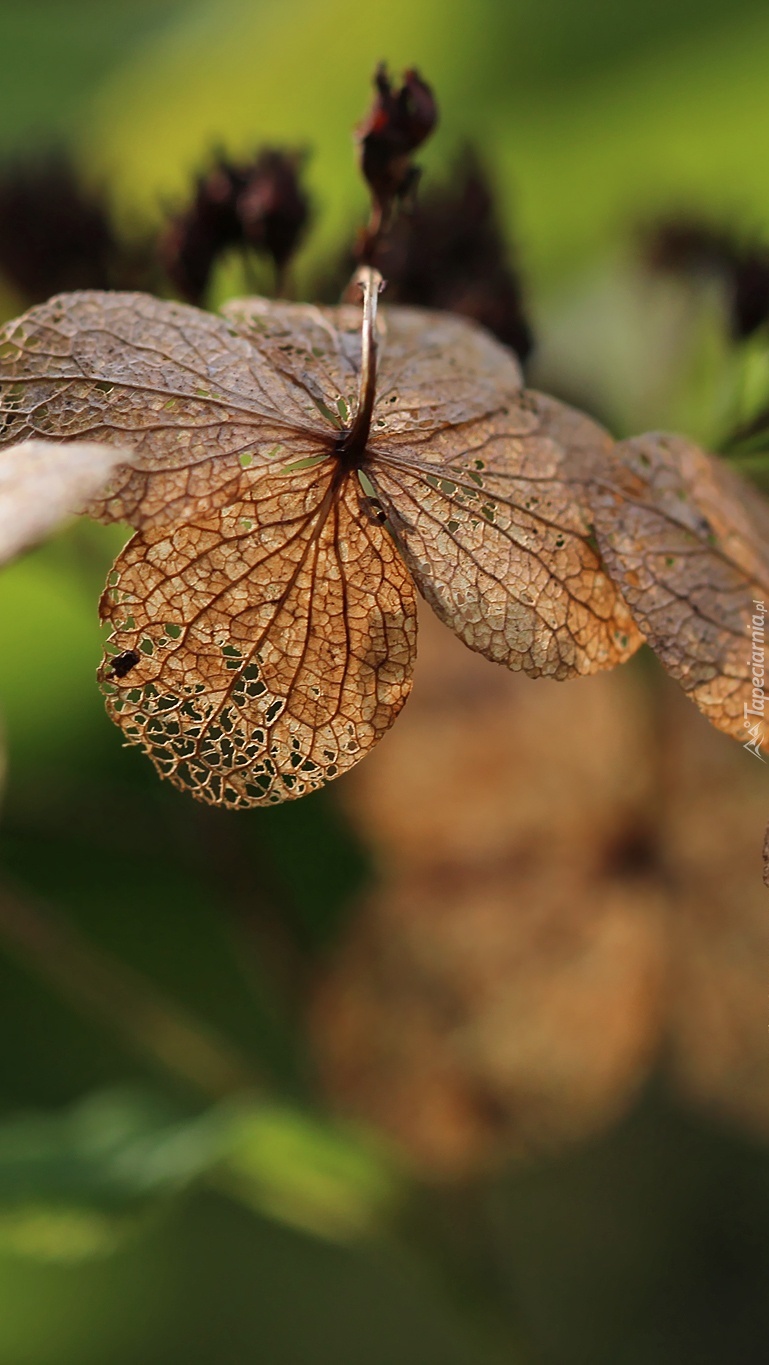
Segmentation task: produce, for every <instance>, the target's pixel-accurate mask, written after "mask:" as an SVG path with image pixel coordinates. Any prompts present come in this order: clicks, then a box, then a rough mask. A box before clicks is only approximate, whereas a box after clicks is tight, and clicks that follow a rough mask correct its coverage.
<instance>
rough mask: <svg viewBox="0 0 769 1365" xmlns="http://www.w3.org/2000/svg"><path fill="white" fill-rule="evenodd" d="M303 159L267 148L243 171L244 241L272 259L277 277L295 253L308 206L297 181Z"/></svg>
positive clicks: (241, 214) (241, 213) (241, 209)
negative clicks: (244, 175)
mask: <svg viewBox="0 0 769 1365" xmlns="http://www.w3.org/2000/svg"><path fill="white" fill-rule="evenodd" d="M303 161H304V156H303V155H302V154H301V153H297V152H281V151H276V150H273V149H270V148H266V149H265V150H264V151H263V152H261V153H260V155H259V157H258V158H257V160H256V162H255V163H254V165H253V166H252V167H251V168H250V169H249V170H247V171H246V182H245V185H244V187H243V189H242V190H241V192H240V194H239V196H238V200H237V214H238V218H239V221H240V224H241V229H242V233H243V237H244V240H245V241H246V242H247V243H248V245H249V246H251V247H254V248H255V249H256V250H257V251H263V252H265V253H266V255H268V256H271V257H272V260H273V261H274V263H275V268H276V270H277V271H278V274H280V272H281V271H282V270H283V269H284V268H285V266H286V264H287V262H288V261H289V260H290V259H291V257H292V256H293V254H294V252H295V251H296V249H297V247H298V245H299V242H300V240H301V238H302V235H303V233H304V231H305V228H306V227H307V222H308V220H309V216H310V206H309V202H308V199H307V195H306V194H305V193H304V191H303V189H302V187H301V184H300V181H299V171H300V168H301V166H302V163H303Z"/></svg>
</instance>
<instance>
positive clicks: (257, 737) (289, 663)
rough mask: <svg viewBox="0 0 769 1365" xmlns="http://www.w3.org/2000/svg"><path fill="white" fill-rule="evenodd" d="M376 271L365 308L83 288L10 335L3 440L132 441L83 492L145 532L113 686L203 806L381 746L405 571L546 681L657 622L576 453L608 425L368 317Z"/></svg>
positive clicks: (113, 596)
mask: <svg viewBox="0 0 769 1365" xmlns="http://www.w3.org/2000/svg"><path fill="white" fill-rule="evenodd" d="M380 282H381V281H379V277H378V276H376V272H372V271H369V272H368V274H367V283H366V301H365V306H364V311H363V326H361V312H360V310H359V309H358V308H355V307H353V306H343V307H340V308H337V309H319V308H313V307H309V306H306V305H299V304H273V303H268V302H265V301H264V300H246V301H241V302H238V303H234V304H232V305H230V306H229V308H228V309H227V312H226V316H225V317H223V318H215V317H211V316H209V315H207V314H205V313H200V312H198V311H197V310H196V309H193V308H189V307H185V306H182V305H178V304H171V303H164V302H160V301H158V300H156V299H151V298H147V297H145V296H143V295H136V294H132V295H120V294H97V293H85V294H75V295H71V296H66V295H64V296H60V297H59V298H57V299H54V300H52V301H51V302H50V303H48V304H45V305H43V306H42V307H40V308H36V309H33V310H31V312H30V313H28V314H27V315H25V317H23V318H21V319H19V320H18V321H17V322H15V323H12V324H10V325H9V326H8V328H7V329H6V331H5V340H0V400H1V401H2V407H0V415H2V417H3V418H4V422H5V427H4V431H3V437H2V439H3V440H6V441H9V440H12V439H19V438H20V437H21V436H28V435H30V434H31V433H37V434H41V433H45V434H47V435H56V436H58V437H59V438H72V437H81V436H84V435H87V436H91V437H95V436H98V437H99V438H103V439H108V440H110V441H117V440H126V439H129V440H130V443H131V445H132V447H133V449H134V454H133V456H132V459H131V467H130V469H126V470H124V471H121V472H120V473H119V474H118V476H117V478H116V479H115V481H114V482H113V483H112V485H111V487H110V490H109V497H107V498H105V499H102V501H101V503H99V504H96V505H95V506H94V509H93V510H94V512H95V513H96V514H98V515H100V516H102V517H103V518H105V519H107V520H109V519H114V518H119V519H124V520H127V521H129V522H131V523H132V524H133V525H134V526H135V527H136V528H137V530H138V531H139V535H138V536H137V537H136V538H135V539H134V540H133V541H132V542H131V544H130V545H129V546H128V547H127V549H126V551H125V552H124V554H123V555H122V556H121V557H120V559H119V560H118V563H117V565H116V569H115V573H114V575H113V582H112V584H111V589H110V592H109V594H108V595H107V596H106V597H105V600H104V604H103V610H104V612H105V615H106V616H107V618H108V619H109V620H110V622H111V624H112V626H113V636H112V640H111V643H110V649H111V650H112V651H113V653H112V655H111V656H110V658H108V660H107V661H106V663H105V666H104V669H103V673H102V677H103V681H104V684H105V687H106V688H108V689H109V706H110V710H111V713H112V714H113V716H114V717H115V719H116V720H118V721H119V723H120V725H121V726H122V727H123V729H124V731H125V733H126V734H127V736H128V738H129V741H130V742H132V743H137V744H142V745H143V746H144V747H145V748H146V749H147V750H148V752H149V753H150V754H151V756H152V757H153V760H154V761H155V763H156V764H157V766H158V768H159V770H160V771H161V772H163V773H165V774H166V775H168V776H170V777H171V778H172V779H173V780H174V781H176V782H178V783H179V784H180V785H183V786H188V787H190V788H191V789H192V790H193V792H194V793H195V794H196V795H198V796H201V797H202V798H203V799H205V800H209V801H223V802H225V803H228V804H234V805H243V804H254V803H260V802H264V801H274V800H281V799H285V798H286V797H289V796H298V795H300V794H301V793H302V792H304V791H307V790H310V789H311V788H313V787H315V786H318V785H319V784H320V783H321V782H323V781H325V780H326V779H327V778H329V777H331V776H334V775H336V774H337V773H338V772H340V771H342V770H343V769H344V768H347V767H349V766H350V765H351V764H352V763H353V762H355V761H356V760H357V759H358V758H359V757H361V756H362V755H363V754H364V753H365V752H366V751H367V749H369V748H370V747H371V745H372V744H374V743H375V742H376V740H377V738H378V737H379V736H380V735H381V734H382V733H383V731H384V730H385V729H386V728H387V726H388V725H389V724H390V723H391V722H392V720H393V718H394V716H395V715H396V714H397V711H398V709H399V707H400V706H401V705H402V703H403V700H404V698H405V696H406V694H407V692H408V687H409V679H410V675H411V664H412V657H413V650H414V583H413V580H412V574H413V576H414V578H416V581H417V584H418V586H419V588H420V591H421V592H422V593H423V594H424V595H425V596H426V597H427V599H428V600H429V601H430V602H431V603H432V605H433V606H434V607H435V608H436V609H437V611H438V613H439V614H440V615H441V617H442V618H443V619H444V620H445V621H446V622H447V623H448V624H449V625H450V626H451V628H452V629H453V630H455V631H456V632H457V634H459V635H460V636H461V637H462V639H464V640H465V642H466V643H467V644H469V645H470V646H471V647H472V648H473V649H476V650H479V651H480V652H482V653H484V654H487V655H488V656H489V657H490V658H492V659H495V660H496V661H498V662H503V663H505V664H507V665H508V666H509V667H512V668H523V669H526V670H527V671H528V672H530V673H532V674H533V675H534V676H538V675H540V674H545V675H549V676H553V677H557V678H565V677H568V676H571V675H575V674H579V673H588V672H592V671H594V670H596V669H600V668H607V667H610V666H612V665H613V664H614V663H617V662H619V661H620V660H622V659H624V658H626V657H627V656H628V655H629V654H630V653H632V652H633V650H634V649H635V648H636V647H637V645H638V643H639V641H640V636H639V634H638V632H637V631H636V630H635V628H634V627H633V625H632V622H631V620H630V617H629V614H628V611H627V608H626V606H625V603H624V602H623V600H622V598H621V596H620V595H619V593H618V592H617V591H616V589H615V588H614V587H613V586H612V585H611V583H610V582H609V580H608V579H607V577H606V574H605V572H604V570H603V566H602V564H601V561H600V559H599V558H598V556H597V554H596V551H595V548H594V545H593V543H592V541H591V530H592V526H591V522H590V518H589V516H588V514H587V512H586V510H585V508H584V507H582V506H581V505H580V504H581V502H584V500H585V494H584V489H583V488H582V486H581V484H580V483H579V481H578V479H577V477H576V475H575V477H572V475H571V470H570V462H571V460H572V459H576V458H577V456H580V457H581V456H582V454H583V453H584V452H585V451H587V450H589V451H591V452H593V453H595V452H596V451H605V450H606V449H608V447H609V446H610V438H609V437H608V436H607V434H606V433H605V432H603V431H602V429H601V428H600V427H597V426H596V425H595V424H593V423H591V422H589V421H588V420H587V419H586V418H583V417H581V415H580V414H578V413H575V412H574V411H573V410H571V409H569V408H566V407H564V406H563V405H559V404H557V403H554V402H552V401H550V400H546V399H544V398H542V397H540V396H537V395H526V394H524V393H523V391H522V390H521V376H520V372H519V369H518V366H517V363H516V361H515V359H514V357H513V356H512V354H511V353H509V352H508V351H506V350H505V348H504V347H501V346H499V345H498V344H497V343H496V342H494V341H493V339H492V338H490V337H489V336H488V335H487V334H486V333H485V332H483V330H482V329H480V328H479V327H477V326H475V325H474V324H472V323H469V322H466V321H463V320H460V319H459V318H455V317H451V316H448V315H440V314H433V313H428V312H422V311H419V310H414V309H393V310H390V311H388V312H386V313H385V314H384V316H380V317H379V319H377V317H376V296H377V289H378V283H380ZM2 381H5V382H4V383H3V382H2ZM366 480H367V481H368V485H366V483H365V481H366ZM362 481H363V482H362ZM365 486H368V488H369V490H370V489H371V488H372V487H373V491H374V493H375V495H376V496H375V499H374V500H373V502H372V500H371V499H370V498H368V497H366V496H364V493H363V488H364V487H365ZM388 518H389V524H388V525H384V524H383V523H385V522H386V521H387V520H388ZM398 551H400V554H398ZM401 556H402V558H401ZM404 560H405V563H404V562H403V561H404ZM406 566H408V567H406ZM409 569H410V570H411V573H410V572H409ZM169 627H170V628H171V629H168V628H169Z"/></svg>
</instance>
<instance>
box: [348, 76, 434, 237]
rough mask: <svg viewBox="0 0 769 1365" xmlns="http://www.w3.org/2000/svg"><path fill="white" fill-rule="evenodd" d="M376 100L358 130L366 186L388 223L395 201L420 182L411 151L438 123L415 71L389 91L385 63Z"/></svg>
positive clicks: (430, 99)
mask: <svg viewBox="0 0 769 1365" xmlns="http://www.w3.org/2000/svg"><path fill="white" fill-rule="evenodd" d="M374 85H375V87H376V91H377V94H376V98H375V100H374V103H373V106H372V108H371V110H370V112H369V114H368V115H367V117H366V118H365V119H364V121H363V123H362V124H361V125H360V126H359V128H358V130H357V138H358V144H359V147H360V166H361V170H362V172H363V175H364V176H365V178H366V181H367V182H368V184H369V186H370V188H371V190H372V193H373V196H374V204H375V208H376V209H377V210H378V216H379V217H380V218H383V219H386V218H387V216H388V215H389V213H390V211H391V209H392V206H393V204H394V203H395V202H396V200H399V199H404V198H405V197H406V195H407V194H409V193H410V192H411V191H412V190H413V188H414V186H415V184H416V181H417V179H418V176H419V171H418V170H417V168H416V166H414V165H413V164H412V162H411V153H412V152H414V151H416V149H417V147H420V146H421V145H422V143H423V142H424V141H425V139H426V138H427V137H429V135H430V133H431V132H432V131H433V129H434V127H435V125H436V123H437V121H438V108H437V105H436V103H435V97H434V96H433V92H432V90H431V89H430V86H429V85H427V84H426V82H425V81H423V80H422V78H421V77H420V75H419V73H418V72H417V71H415V70H409V71H406V72H405V73H404V76H403V84H402V86H401V87H400V89H393V87H392V85H391V84H390V78H389V76H388V74H387V69H386V67H385V65H384V63H381V64H380V65H379V66H378V67H377V70H376V73H375V75H374Z"/></svg>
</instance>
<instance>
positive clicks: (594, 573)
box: [370, 392, 641, 679]
mask: <svg viewBox="0 0 769 1365" xmlns="http://www.w3.org/2000/svg"><path fill="white" fill-rule="evenodd" d="M611 445H612V441H611V438H610V437H609V435H608V433H607V432H605V431H603V430H602V428H601V427H599V426H597V424H596V423H595V422H591V421H590V420H589V418H587V417H583V416H582V414H581V413H578V412H575V411H574V409H572V408H567V407H566V406H565V405H564V404H562V403H558V402H557V401H556V400H555V399H552V398H547V397H545V395H543V394H537V393H532V392H528V393H526V394H525V395H523V396H522V397H521V398H520V399H518V400H517V401H516V402H514V403H511V404H510V405H507V406H505V407H503V408H500V410H499V411H497V412H495V413H492V414H491V415H488V416H483V417H481V418H478V419H476V420H475V421H470V422H464V423H463V424H461V425H459V426H450V427H445V428H443V429H441V430H440V431H438V432H436V433H434V434H433V435H432V436H431V438H430V440H429V441H428V442H427V443H425V445H424V446H422V445H421V444H417V443H416V442H415V440H414V438H413V436H412V435H411V433H404V434H403V436H402V437H401V438H400V439H399V440H398V442H397V444H396V443H395V442H393V443H392V445H391V447H390V449H389V450H388V452H387V455H383V457H382V459H381V460H380V461H375V462H374V463H373V464H372V467H371V470H370V477H371V480H372V482H373V484H374V487H375V489H376V491H377V494H378V496H379V498H380V500H381V502H382V504H383V506H384V507H386V509H387V512H388V515H389V518H390V522H391V525H392V528H393V534H394V536H395V539H396V541H397V543H398V545H399V546H400V548H401V550H402V553H403V555H404V558H405V559H406V562H407V564H408V565H409V567H410V569H411V571H412V573H413V574H414V577H415V579H416V581H417V583H418V585H419V587H420V589H421V591H422V592H423V593H424V595H425V597H426V598H427V601H428V602H429V603H430V605H431V606H432V607H433V608H434V609H435V611H436V612H437V614H438V615H439V616H440V618H441V620H443V621H445V622H446V624H447V625H449V626H451V628H452V630H454V631H455V632H456V634H457V635H459V636H460V637H461V639H463V640H464V641H465V643H466V644H468V645H470V647H471V648H472V649H476V650H478V651H479V652H480V653H481V654H485V655H486V656H487V657H488V658H490V659H493V660H494V661H495V662H497V663H505V664H507V665H508V667H510V668H514V669H523V670H524V671H525V672H526V673H528V674H529V675H530V676H531V677H539V676H541V675H544V676H547V677H552V678H559V679H561V678H568V677H572V676H574V675H576V674H581V673H593V672H595V671H596V669H601V668H611V667H613V665H614V664H617V663H621V662H622V661H623V660H625V659H627V658H628V657H629V656H630V655H631V654H632V653H633V651H634V650H635V649H637V648H638V646H639V644H640V643H641V637H640V635H639V632H638V630H637V628H636V626H635V625H634V624H633V621H632V619H631V617H630V613H629V612H628V610H627V607H626V606H625V603H624V602H623V600H622V598H621V597H620V595H619V593H618V592H617V589H616V588H615V586H614V584H613V583H612V582H611V580H610V579H609V578H608V577H607V576H606V574H605V572H604V571H603V567H602V565H601V562H600V559H599V557H598V555H597V554H596V552H595V550H594V549H593V548H592V546H591V544H590V534H591V518H590V515H589V512H588V509H587V507H586V505H585V501H584V492H583V489H582V486H581V482H580V481H579V479H578V478H577V477H576V476H572V475H571V474H570V467H571V466H572V465H574V464H575V462H576V460H577V457H578V456H579V454H580V452H581V451H582V450H585V449H587V450H589V451H590V453H591V456H593V455H594V456H596V457H600V456H601V455H602V454H605V453H606V452H607V451H608V450H609V449H610V448H611Z"/></svg>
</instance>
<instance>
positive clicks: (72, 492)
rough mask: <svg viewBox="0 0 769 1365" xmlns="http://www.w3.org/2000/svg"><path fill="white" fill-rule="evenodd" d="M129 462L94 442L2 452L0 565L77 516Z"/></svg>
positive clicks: (38, 444)
mask: <svg viewBox="0 0 769 1365" xmlns="http://www.w3.org/2000/svg"><path fill="white" fill-rule="evenodd" d="M128 459H130V453H129V452H128V451H125V450H121V449H120V448H119V447H117V446H108V445H104V444H99V443H97V442H95V441H74V442H70V443H69V444H68V445H66V446H61V445H56V444H55V443H54V442H52V441H24V442H23V443H22V444H21V445H17V446H12V447H11V448H10V449H8V450H3V451H2V452H0V564H4V563H6V562H7V561H8V560H9V559H13V558H14V557H15V556H16V555H18V554H20V553H21V552H22V551H23V550H26V549H29V547H30V546H32V545H36V544H37V543H38V541H40V540H43V539H44V538H45V537H46V536H47V535H50V533H51V532H52V531H54V530H55V529H56V527H57V526H58V525H59V524H60V522H62V521H64V520H65V519H66V518H67V517H69V516H73V515H74V514H75V513H77V512H81V511H82V510H83V506H84V505H85V503H87V502H88V501H89V500H90V499H91V498H93V497H94V496H95V495H96V494H97V493H98V492H99V491H100V490H101V489H102V488H103V487H104V485H105V484H106V483H107V482H108V480H109V478H110V475H111V474H112V471H113V470H114V469H115V467H116V466H117V465H118V464H120V463H121V461H125V460H128Z"/></svg>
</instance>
